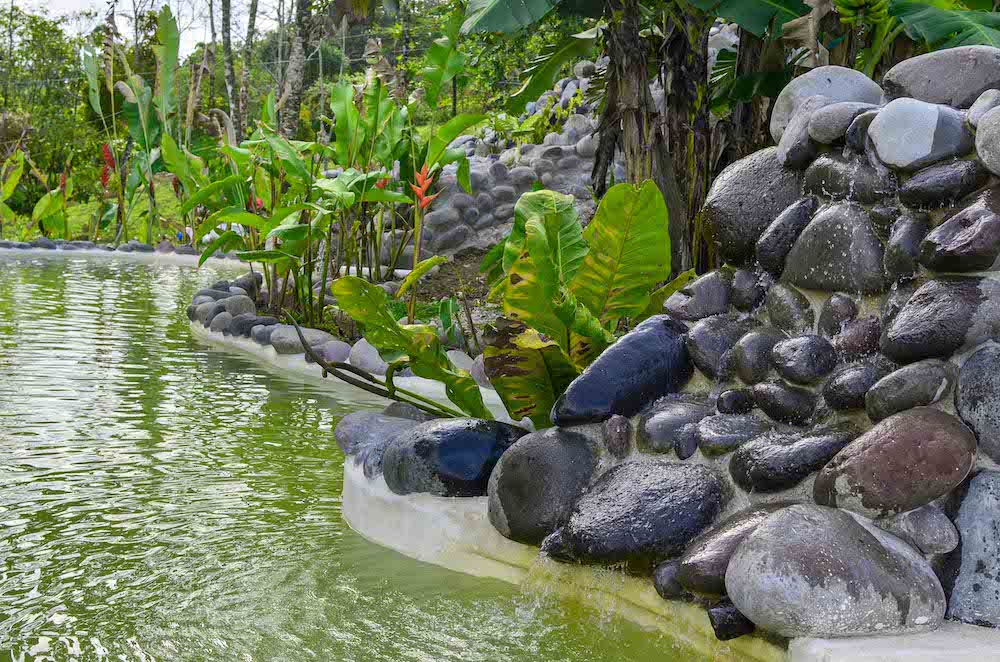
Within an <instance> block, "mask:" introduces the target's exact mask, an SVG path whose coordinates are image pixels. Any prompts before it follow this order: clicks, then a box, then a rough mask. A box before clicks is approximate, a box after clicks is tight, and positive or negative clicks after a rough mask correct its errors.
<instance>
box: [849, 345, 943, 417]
mask: <svg viewBox="0 0 1000 662" xmlns="http://www.w3.org/2000/svg"><path fill="white" fill-rule="evenodd" d="M954 383H955V369H954V366H953V365H952V364H950V363H948V362H946V361H941V360H940V359H926V360H923V361H917V362H916V363H911V364H910V365H908V366H903V367H902V368H900V369H899V370H896V371H895V372H893V373H891V374H889V375H886V376H885V377H883V378H882V379H880V380H879V381H878V383H877V384H875V385H874V386H872V388H871V390H870V391H868V394H867V396H865V411H867V412H868V418H870V419H871V420H872V421H874V422H878V421H881V420H882V419H883V418H888V417H889V416H892V415H893V414H896V413H899V412H901V411H904V410H906V409H912V408H914V407H922V406H924V405H931V404H934V403H935V402H937V401H939V400H941V399H942V398H944V397H945V396H946V395H947V394H948V393H949V392H950V391H951V387H952V386H953V385H954Z"/></svg>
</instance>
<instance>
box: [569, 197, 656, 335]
mask: <svg viewBox="0 0 1000 662" xmlns="http://www.w3.org/2000/svg"><path fill="white" fill-rule="evenodd" d="M667 227H668V214H667V205H666V203H664V201H663V195H662V194H661V193H660V189H659V187H657V186H656V184H654V183H653V182H651V181H646V182H645V183H644V184H643V185H642V188H637V187H635V186H633V185H631V184H618V185H617V186H613V187H611V189H609V190H608V192H607V193H606V194H605V196H604V198H603V199H602V200H601V204H600V206H598V208H597V213H596V214H595V215H594V219H593V220H592V221H591V222H590V225H588V226H587V229H586V231H585V232H584V233H583V238H584V239H585V240H586V242H587V244H588V245H589V246H590V251H589V252H588V253H587V255H586V257H585V258H584V259H583V264H581V265H580V268H579V270H578V271H577V272H576V277H575V278H574V279H573V283H572V286H571V288H570V289H571V291H572V292H573V294H574V295H575V296H576V297H577V298H578V299H579V301H580V303H582V304H583V305H584V306H586V307H587V309H588V310H590V311H591V312H592V313H593V314H594V315H596V316H597V318H598V319H599V320H600V321H601V324H602V325H603V326H604V327H605V328H606V329H608V330H611V331H613V330H614V329H615V328H617V326H618V320H619V319H621V318H622V317H634V316H636V315H638V314H639V313H641V312H642V311H644V310H645V309H646V306H647V305H649V298H650V293H651V292H652V291H653V289H654V288H655V287H656V284H657V283H661V282H663V281H664V280H666V279H667V278H668V277H669V276H670V235H669V233H668V231H667Z"/></svg>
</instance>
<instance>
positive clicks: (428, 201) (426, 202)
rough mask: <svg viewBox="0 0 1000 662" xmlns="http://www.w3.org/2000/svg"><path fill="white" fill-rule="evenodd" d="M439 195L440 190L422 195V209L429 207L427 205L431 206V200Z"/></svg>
mask: <svg viewBox="0 0 1000 662" xmlns="http://www.w3.org/2000/svg"><path fill="white" fill-rule="evenodd" d="M439 195H441V192H440V191H438V192H437V193H435V194H434V195H427V196H421V198H420V210H421V211H423V210H424V209H427V207H429V206H430V204H431V202H433V201H434V198H436V197H438V196H439Z"/></svg>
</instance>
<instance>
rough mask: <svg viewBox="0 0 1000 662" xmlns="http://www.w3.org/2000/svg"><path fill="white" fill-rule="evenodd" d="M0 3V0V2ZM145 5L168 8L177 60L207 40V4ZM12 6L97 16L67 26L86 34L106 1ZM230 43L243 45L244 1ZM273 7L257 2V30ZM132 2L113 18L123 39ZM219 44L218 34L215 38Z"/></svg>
mask: <svg viewBox="0 0 1000 662" xmlns="http://www.w3.org/2000/svg"><path fill="white" fill-rule="evenodd" d="M0 1H2V0H0ZM141 1H142V2H143V3H145V4H147V5H148V4H149V3H153V4H154V5H155V7H156V8H157V9H159V8H160V7H162V6H163V5H164V4H170V7H171V9H172V10H173V11H174V15H175V16H177V22H178V27H179V28H180V30H181V47H180V51H181V53H180V54H181V57H184V56H185V55H187V54H189V53H191V51H193V50H194V49H195V47H196V46H197V45H198V44H199V43H201V42H208V41H210V40H211V31H210V30H209V20H208V0H141ZM14 4H15V5H17V6H18V7H20V8H21V9H24V10H32V11H36V12H37V11H40V10H43V11H45V12H46V13H48V15H49V16H50V17H52V18H57V17H62V16H68V15H71V14H74V13H76V12H80V11H83V10H90V11H94V12H96V13H97V18H96V19H94V20H93V21H91V22H89V23H87V24H83V23H81V24H77V25H73V26H71V28H72V29H76V30H81V31H85V30H89V29H92V28H93V27H94V25H95V24H96V23H99V22H101V21H102V20H103V17H104V15H105V14H106V12H107V10H108V2H107V0H14ZM232 4H233V42H234V44H233V45H234V47H239V46H241V45H242V43H243V37H244V34H245V30H246V28H245V23H246V17H245V15H244V14H245V12H246V7H247V6H248V4H249V3H248V2H246V1H245V0H233V3H232ZM272 7H273V3H272V2H268V1H267V0H262V1H261V2H260V10H259V16H258V19H257V30H258V31H259V30H262V29H265V30H266V29H269V28H271V27H273V25H274V24H275V21H273V20H271V19H269V18H268V14H270V13H273V10H272ZM131 11H132V0H119V2H118V10H117V12H116V14H120V16H119V18H118V31H119V32H120V33H121V34H122V35H123V36H124V37H126V38H128V35H129V34H131V22H130V21H129V19H128V18H126V15H128V14H131ZM221 22H222V21H221V3H220V2H219V0H215V27H216V30H217V31H219V30H221V28H220V25H221ZM217 37H218V38H219V39H220V40H221V38H222V37H221V34H220V35H217Z"/></svg>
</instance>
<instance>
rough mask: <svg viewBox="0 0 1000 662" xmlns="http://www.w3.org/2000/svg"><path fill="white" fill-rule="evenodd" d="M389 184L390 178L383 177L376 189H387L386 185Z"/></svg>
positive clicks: (376, 183)
mask: <svg viewBox="0 0 1000 662" xmlns="http://www.w3.org/2000/svg"><path fill="white" fill-rule="evenodd" d="M388 183H389V178H388V177H383V178H382V179H380V180H378V181H377V182H375V188H385V185H386V184H388Z"/></svg>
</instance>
